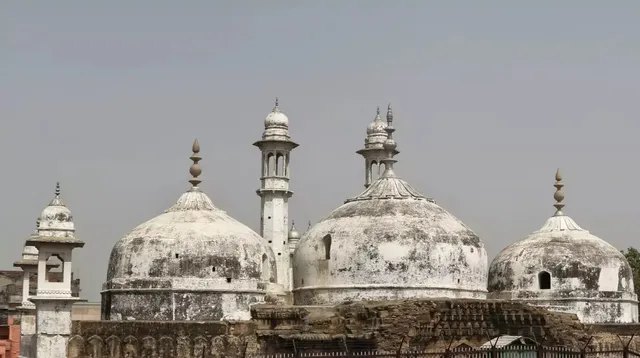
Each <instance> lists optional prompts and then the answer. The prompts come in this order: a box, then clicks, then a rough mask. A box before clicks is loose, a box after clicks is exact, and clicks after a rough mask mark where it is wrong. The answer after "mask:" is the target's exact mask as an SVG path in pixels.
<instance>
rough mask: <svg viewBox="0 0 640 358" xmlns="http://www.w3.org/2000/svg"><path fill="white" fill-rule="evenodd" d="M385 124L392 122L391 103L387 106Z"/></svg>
mask: <svg viewBox="0 0 640 358" xmlns="http://www.w3.org/2000/svg"><path fill="white" fill-rule="evenodd" d="M387 122H389V123H391V122H393V111H392V110H391V102H389V105H388V106H387Z"/></svg>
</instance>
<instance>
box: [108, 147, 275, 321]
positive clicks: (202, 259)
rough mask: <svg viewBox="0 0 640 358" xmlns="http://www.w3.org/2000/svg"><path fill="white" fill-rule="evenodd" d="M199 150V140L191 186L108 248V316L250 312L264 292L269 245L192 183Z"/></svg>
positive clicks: (271, 264)
mask: <svg viewBox="0 0 640 358" xmlns="http://www.w3.org/2000/svg"><path fill="white" fill-rule="evenodd" d="M198 151H199V146H198V145H197V142H196V143H194V156H192V159H194V162H196V164H194V166H192V168H191V173H192V175H193V176H194V178H193V179H192V180H191V183H192V184H193V187H192V188H191V189H190V190H189V191H187V192H186V193H184V194H182V196H180V198H179V199H178V202H177V203H176V204H175V205H173V206H172V207H171V208H169V209H168V210H167V211H166V212H165V213H163V214H161V215H159V216H157V217H155V218H153V219H151V220H149V221H147V222H145V223H143V224H140V225H139V226H138V227H136V228H135V229H133V230H132V231H131V232H130V233H129V234H127V235H126V236H125V237H124V238H122V239H121V240H120V241H118V242H117V243H116V245H115V246H114V248H113V250H112V252H111V257H110V260H109V268H108V272H107V283H106V284H105V286H106V287H105V288H106V290H107V291H109V290H112V292H111V296H110V298H109V301H110V302H109V304H110V306H111V307H110V310H111V312H110V314H111V315H112V316H117V317H115V319H118V318H120V319H126V318H133V319H156V320H198V319H200V320H202V319H204V320H208V319H221V318H223V317H225V316H234V315H236V312H237V311H242V312H245V313H246V314H248V310H249V304H251V303H254V302H257V301H259V300H260V299H261V298H263V297H264V295H265V293H266V290H267V285H268V284H269V282H275V279H276V277H275V275H276V274H275V258H274V255H273V252H272V250H271V248H270V247H269V246H268V245H267V244H266V242H265V241H264V240H263V239H262V238H261V237H260V236H259V235H258V234H257V233H255V232H254V231H253V230H251V229H250V228H248V227H247V226H245V225H243V224H242V223H240V222H238V221H236V220H235V219H233V218H232V217H230V216H229V215H227V214H226V213H225V212H224V211H222V210H220V209H218V208H216V207H215V206H214V205H213V203H212V202H211V200H210V199H209V197H208V196H207V195H206V194H205V193H204V192H202V190H201V189H200V188H199V187H198V186H197V185H198V184H199V183H200V180H199V179H197V177H198V175H199V174H200V168H199V166H197V161H198V160H200V158H199V156H198V154H197V153H198ZM194 168H195V169H194ZM142 293H146V294H148V296H144V295H141V294H142ZM150 302H153V304H150Z"/></svg>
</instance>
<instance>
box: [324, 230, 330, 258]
mask: <svg viewBox="0 0 640 358" xmlns="http://www.w3.org/2000/svg"><path fill="white" fill-rule="evenodd" d="M322 242H323V243H324V259H325V260H331V235H329V234H328V235H327V236H325V237H323V238H322Z"/></svg>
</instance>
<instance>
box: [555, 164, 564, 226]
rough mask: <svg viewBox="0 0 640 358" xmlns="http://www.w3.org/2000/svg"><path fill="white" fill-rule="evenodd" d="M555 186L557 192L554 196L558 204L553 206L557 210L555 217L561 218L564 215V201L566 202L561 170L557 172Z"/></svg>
mask: <svg viewBox="0 0 640 358" xmlns="http://www.w3.org/2000/svg"><path fill="white" fill-rule="evenodd" d="M553 186H555V187H556V192H555V193H554V194H553V198H554V199H555V200H556V203H555V204H553V206H555V208H556V213H555V215H554V216H561V215H564V214H563V213H562V208H564V204H563V203H562V201H563V200H564V193H563V192H562V187H563V186H564V184H562V174H560V169H558V170H557V171H556V183H555V184H553Z"/></svg>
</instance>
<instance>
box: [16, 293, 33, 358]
mask: <svg viewBox="0 0 640 358" xmlns="http://www.w3.org/2000/svg"><path fill="white" fill-rule="evenodd" d="M29 303H32V302H29ZM35 313H36V312H35V305H34V307H33V308H23V309H22V312H21V315H20V358H35V357H36V346H37V339H36V338H37V336H36V315H35Z"/></svg>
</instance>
